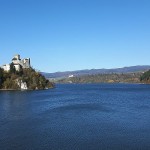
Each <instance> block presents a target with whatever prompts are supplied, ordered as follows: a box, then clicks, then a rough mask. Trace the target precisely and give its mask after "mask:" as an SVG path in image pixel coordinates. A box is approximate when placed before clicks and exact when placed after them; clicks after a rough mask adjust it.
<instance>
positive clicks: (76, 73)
mask: <svg viewBox="0 0 150 150" xmlns="http://www.w3.org/2000/svg"><path fill="white" fill-rule="evenodd" d="M149 69H150V65H143V66H131V67H123V68H114V69H89V70H88V69H87V70H77V71H66V72H55V73H45V72H41V73H42V74H43V75H44V76H45V77H46V78H67V77H69V76H71V75H73V76H75V77H78V76H84V75H96V74H111V73H117V74H121V73H134V72H145V71H147V70H149Z"/></svg>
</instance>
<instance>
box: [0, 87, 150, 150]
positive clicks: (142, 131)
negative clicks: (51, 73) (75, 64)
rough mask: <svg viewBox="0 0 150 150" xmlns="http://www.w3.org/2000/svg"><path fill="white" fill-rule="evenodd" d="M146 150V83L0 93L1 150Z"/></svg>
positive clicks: (149, 108) (149, 117)
mask: <svg viewBox="0 0 150 150" xmlns="http://www.w3.org/2000/svg"><path fill="white" fill-rule="evenodd" d="M7 149H8V150H13V149H15V150H17V149H19V150H101V149H102V150H109V149H110V150H112V149H113V150H127V149H128V150H130V149H131V150H149V149H150V85H144V84H64V85H56V88H55V89H50V90H44V91H22V92H21V91H16V92H14V91H1V92H0V150H7Z"/></svg>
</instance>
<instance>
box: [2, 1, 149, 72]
mask: <svg viewBox="0 0 150 150" xmlns="http://www.w3.org/2000/svg"><path fill="white" fill-rule="evenodd" d="M18 53H19V54H20V55H21V56H22V57H30V58H31V63H32V66H33V67H34V68H36V69H38V70H40V71H45V72H56V71H67V70H80V69H93V68H116V67H123V66H132V65H150V0H0V64H5V63H8V62H10V60H11V58H12V56H13V55H14V54H18Z"/></svg>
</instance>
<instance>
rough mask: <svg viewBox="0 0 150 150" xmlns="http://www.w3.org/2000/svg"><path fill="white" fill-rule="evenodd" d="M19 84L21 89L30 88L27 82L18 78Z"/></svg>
mask: <svg viewBox="0 0 150 150" xmlns="http://www.w3.org/2000/svg"><path fill="white" fill-rule="evenodd" d="M17 85H18V86H19V88H20V89H21V90H28V87H27V83H26V82H23V81H22V80H18V79H17Z"/></svg>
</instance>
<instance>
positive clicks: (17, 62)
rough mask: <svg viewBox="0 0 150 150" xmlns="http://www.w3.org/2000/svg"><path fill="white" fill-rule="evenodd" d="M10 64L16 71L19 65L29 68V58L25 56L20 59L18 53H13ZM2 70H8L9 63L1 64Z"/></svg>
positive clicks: (19, 67) (18, 69)
mask: <svg viewBox="0 0 150 150" xmlns="http://www.w3.org/2000/svg"><path fill="white" fill-rule="evenodd" d="M12 64H13V66H14V67H15V69H16V71H20V69H21V67H22V68H30V67H31V65H30V58H25V59H22V60H21V58H20V55H18V54H17V55H15V56H14V58H13V59H12ZM2 68H3V69H4V71H7V72H8V71H10V64H5V65H3V66H2Z"/></svg>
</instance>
